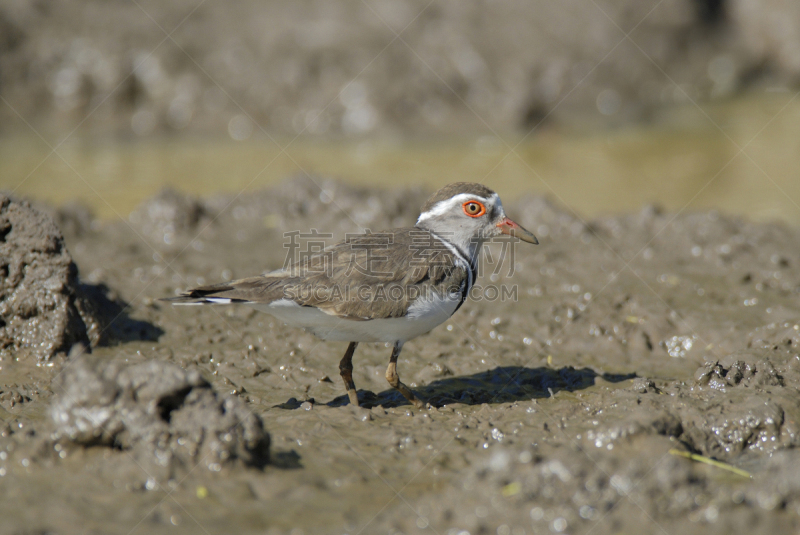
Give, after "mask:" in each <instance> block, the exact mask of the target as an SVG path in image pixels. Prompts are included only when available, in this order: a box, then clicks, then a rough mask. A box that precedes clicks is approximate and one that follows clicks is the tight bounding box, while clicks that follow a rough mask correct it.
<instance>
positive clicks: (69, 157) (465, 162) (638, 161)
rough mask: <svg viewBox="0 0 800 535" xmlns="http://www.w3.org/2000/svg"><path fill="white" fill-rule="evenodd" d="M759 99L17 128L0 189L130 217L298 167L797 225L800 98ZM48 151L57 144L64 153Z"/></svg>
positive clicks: (0, 156) (259, 182)
mask: <svg viewBox="0 0 800 535" xmlns="http://www.w3.org/2000/svg"><path fill="white" fill-rule="evenodd" d="M795 96H796V95H795V94H793V93H764V94H761V95H750V96H747V97H741V98H739V99H737V100H733V101H729V102H724V103H715V104H707V105H703V107H702V108H701V107H698V106H694V105H687V106H685V107H680V108H671V109H668V110H663V111H661V112H660V113H659V114H658V117H657V118H655V119H654V120H653V122H652V123H651V124H649V125H640V126H635V127H625V128H620V129H615V130H611V131H596V130H595V131H592V132H579V131H575V130H572V131H569V132H566V131H563V130H558V129H556V128H545V129H542V130H540V131H537V132H535V133H534V135H531V136H528V137H526V138H523V137H522V136H521V135H520V136H517V137H513V136H509V137H500V136H496V135H494V134H493V133H491V132H487V133H486V134H485V135H480V136H475V137H471V138H462V139H457V140H452V139H451V140H424V141H414V140H405V141H398V140H391V139H374V140H364V139H360V140H347V139H337V140H331V139H314V138H299V139H295V140H292V139H290V138H282V139H276V140H272V139H270V138H269V137H268V136H267V135H265V134H262V135H260V136H255V137H253V138H250V139H249V140H247V141H234V140H232V139H229V138H218V139H213V138H196V137H188V136H173V137H170V138H161V139H145V140H125V141H114V140H113V139H98V138H96V137H88V136H86V135H82V134H81V133H77V134H74V135H72V136H69V137H68V138H67V139H66V140H63V137H64V135H65V134H61V136H59V135H53V136H50V137H48V136H45V139H46V141H45V140H43V139H41V138H40V137H38V136H37V134H35V133H34V132H33V131H31V130H26V131H21V132H19V133H17V134H14V135H6V136H5V137H4V138H2V139H0V189H5V190H13V191H14V192H15V193H16V194H18V195H21V196H26V197H33V198H36V199H39V200H43V201H47V202H50V203H54V204H61V203H64V202H68V201H72V200H76V199H77V200H81V201H83V202H84V203H87V204H89V205H90V206H92V207H93V209H94V210H95V212H96V213H97V214H98V215H99V216H101V217H105V218H111V217H116V216H121V217H124V216H127V214H128V213H130V211H131V210H132V209H133V208H134V207H135V206H136V205H137V204H138V203H139V202H141V201H142V200H144V199H145V198H147V197H149V196H152V195H153V194H154V193H156V192H157V191H158V190H160V189H161V188H163V187H165V186H171V187H174V188H176V189H179V190H182V191H186V192H190V193H192V194H195V195H205V194H210V193H215V192H219V191H227V192H240V191H247V190H252V189H256V188H259V187H264V186H267V185H270V184H274V183H275V182H277V181H279V180H282V179H284V178H286V177H288V176H291V175H294V174H298V173H311V174H313V175H318V176H323V177H334V178H338V179H342V180H345V181H349V182H352V183H357V184H369V185H379V186H380V185H385V186H387V187H388V186H394V185H398V184H421V185H425V186H426V187H428V188H429V189H433V188H435V187H437V186H440V185H443V184H445V183H448V182H452V181H458V180H465V181H477V182H483V183H486V184H487V185H489V186H490V187H493V188H494V189H496V190H497V191H498V192H500V193H501V194H502V196H503V198H505V199H511V198H513V197H514V196H516V195H519V194H522V193H528V192H531V193H540V194H546V195H548V196H550V197H551V198H553V199H554V200H556V201H558V202H560V203H562V204H565V205H567V206H568V207H569V208H571V209H573V210H574V211H576V212H577V213H578V214H580V215H581V216H584V217H592V216H595V215H598V214H603V213H619V212H624V211H630V210H638V209H639V208H640V207H641V206H642V205H643V204H647V203H658V204H660V205H662V206H664V207H665V208H667V209H669V210H673V211H675V210H682V209H688V210H699V209H708V208H716V209H719V210H721V211H723V212H727V213H734V214H741V215H745V216H747V217H750V218H751V219H755V220H775V219H777V220H783V221H786V222H789V223H791V224H794V225H797V224H800V179H799V178H800V177H798V170H799V169H800V135H799V134H800V99H798V98H794V97H795ZM51 147H57V150H56V152H53V151H52V150H51Z"/></svg>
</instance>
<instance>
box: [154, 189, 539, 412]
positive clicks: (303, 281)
mask: <svg viewBox="0 0 800 535" xmlns="http://www.w3.org/2000/svg"><path fill="white" fill-rule="evenodd" d="M500 234H507V235H510V236H515V237H517V238H519V239H520V240H522V241H526V242H528V243H534V244H536V243H538V241H537V240H536V237H535V236H534V235H533V234H531V233H530V232H528V231H527V230H525V229H524V228H522V227H521V226H519V225H518V224H517V223H515V222H514V221H512V220H511V219H509V218H508V217H506V214H505V212H504V211H503V205H502V203H501V202H500V198H499V197H498V195H497V194H496V193H495V192H493V191H492V190H490V189H489V188H487V187H486V186H483V185H481V184H473V183H467V182H459V183H455V184H449V185H447V186H445V187H443V188H442V189H440V190H439V191H437V192H436V193H434V194H433V196H431V197H430V198H429V199H428V201H427V202H426V203H425V205H424V206H423V207H422V213H421V214H420V216H419V219H417V223H416V225H415V226H414V227H412V228H398V229H392V230H387V231H383V232H378V233H366V234H359V235H357V236H356V237H354V238H349V239H347V240H345V241H344V242H341V243H338V244H336V245H333V246H331V247H328V248H325V249H323V250H322V251H319V252H316V253H314V254H311V255H308V256H307V257H305V258H303V259H302V260H300V261H297V262H295V263H293V264H292V265H290V266H289V267H287V268H285V269H281V270H278V271H272V272H269V273H266V274H264V275H261V276H257V277H250V278H246V279H240V280H235V281H232V282H227V283H222V284H214V285H210V286H201V287H199V288H193V289H191V290H188V291H186V292H185V293H183V294H181V295H179V296H178V297H173V298H168V299H166V301H170V302H172V303H173V304H176V305H205V304H242V305H248V306H251V307H253V308H255V309H257V310H260V311H263V312H266V313H268V314H271V315H272V316H274V317H276V318H277V319H279V320H281V321H283V322H284V323H286V324H287V325H290V326H294V327H302V328H304V329H306V330H307V331H310V332H311V333H313V334H315V335H316V336H318V337H319V338H322V339H323V340H334V341H342V342H350V345H348V347H347V351H346V352H345V354H344V357H343V358H342V360H341V362H340V363H339V372H340V374H341V376H342V379H343V380H344V384H345V387H346V389H347V395H348V397H349V398H350V403H352V404H353V405H358V397H357V395H356V387H355V384H354V383H353V364H352V358H353V353H354V352H355V350H356V347H357V346H358V344H359V342H389V343H393V344H394V347H393V349H392V355H391V357H390V359H389V366H388V368H387V369H386V380H387V381H388V382H389V384H390V385H391V386H392V387H393V388H395V389H396V390H398V391H399V392H400V393H401V394H402V395H403V396H404V397H405V398H406V399H407V400H408V401H409V402H411V403H413V404H414V405H415V406H417V407H422V406H423V405H424V404H423V403H422V401H420V399H419V398H418V397H417V396H415V395H414V393H413V392H412V391H411V390H410V389H409V388H408V387H407V386H406V385H404V384H403V383H402V382H401V381H400V377H399V376H398V374H397V357H398V356H399V355H400V351H401V350H402V348H403V344H404V343H405V342H406V341H408V340H411V339H412V338H416V337H417V336H420V335H421V334H425V333H427V332H429V331H430V330H432V329H433V328H434V327H436V326H437V325H439V324H441V323H443V322H444V321H446V320H447V319H448V318H449V317H450V316H452V315H453V314H454V313H455V312H456V310H458V309H459V307H461V305H462V304H463V303H464V300H465V299H466V298H467V295H468V294H469V291H470V288H471V287H472V285H473V284H474V283H475V278H476V276H477V269H476V266H477V263H478V255H479V253H480V250H481V247H482V245H483V244H484V242H485V241H486V240H488V239H490V238H492V237H493V236H498V235H500Z"/></svg>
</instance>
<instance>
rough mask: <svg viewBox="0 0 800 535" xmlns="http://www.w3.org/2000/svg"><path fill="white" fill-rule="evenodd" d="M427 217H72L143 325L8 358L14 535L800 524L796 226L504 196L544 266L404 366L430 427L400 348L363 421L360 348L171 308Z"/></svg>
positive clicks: (378, 361) (304, 199)
mask: <svg viewBox="0 0 800 535" xmlns="http://www.w3.org/2000/svg"><path fill="white" fill-rule="evenodd" d="M496 189H498V190H499V193H500V194H501V196H502V194H503V192H502V187H497V188H496ZM425 197H426V192H425V191H421V190H409V189H396V190H392V191H388V192H387V191H378V190H371V189H364V188H354V187H351V186H347V185H345V184H342V183H339V182H335V181H330V180H327V179H324V178H319V177H315V178H314V179H313V180H311V179H295V180H291V181H288V182H286V183H285V184H283V185H281V186H279V187H277V188H274V189H270V190H262V191H257V192H253V193H248V194H247V195H246V196H241V197H235V196H232V195H231V196H215V197H211V198H208V199H194V198H190V197H185V196H182V195H179V194H176V193H173V192H166V193H164V194H162V195H160V196H159V197H157V198H154V199H152V200H150V201H148V202H146V203H144V204H143V205H142V206H140V207H139V208H138V209H137V210H136V211H134V212H133V213H132V214H131V215H130V217H129V218H128V220H127V221H117V222H104V221H97V220H94V219H92V217H91V216H90V215H89V214H88V213H86V211H85V210H81V209H78V208H75V207H72V208H69V209H62V210H60V211H54V212H53V213H54V215H55V220H57V221H58V224H59V226H60V228H61V229H62V231H63V232H64V237H65V243H66V246H67V248H68V250H69V253H70V254H71V255H72V258H74V261H75V263H76V264H77V266H78V268H79V269H80V283H81V284H84V285H88V286H90V287H93V288H99V289H100V290H98V292H99V293H102V294H103V295H106V296H107V297H108V296H110V297H108V300H109V302H111V303H116V305H115V306H116V307H118V308H115V309H113V311H112V309H110V308H109V309H107V310H106V312H104V313H103V316H104V317H103V322H104V325H105V329H106V332H116V333H117V335H115V336H113V337H109V339H108V342H107V343H104V344H98V345H96V346H95V347H93V348H92V353H91V355H88V356H87V355H84V354H81V353H82V351H78V350H74V351H72V352H71V353H70V352H69V350H62V351H59V352H57V353H56V354H55V355H54V356H53V357H52V358H50V359H49V360H41V359H38V358H36V356H35V355H29V354H26V353H24V352H19V353H12V354H11V355H8V354H5V353H4V354H3V356H2V358H3V360H2V362H0V366H2V370H0V383H2V384H0V419H2V433H0V434H1V436H0V493H1V494H2V496H4V499H3V500H2V502H0V511H2V514H0V526H2V531H4V532H22V531H23V530H27V531H37V532H38V531H41V532H53V533H73V532H75V533H77V532H80V533H86V532H90V533H93V532H96V533H106V532H115V533H116V532H123V533H134V532H149V533H162V532H163V533H166V532H172V533H175V532H191V533H197V532H203V531H207V532H209V533H216V532H239V533H275V534H278V533H286V534H289V533H293V534H295V535H296V534H299V533H306V534H309V533H336V534H341V533H351V534H354V533H421V532H427V531H430V532H431V533H439V534H453V535H455V534H460V533H464V532H467V533H471V534H473V535H474V534H478V533H486V534H494V533H497V534H498V535H509V534H514V535H518V534H523V533H527V534H531V533H579V534H582V533H590V532H591V533H592V534H604V533H631V532H637V533H641V532H645V533H647V532H667V533H677V532H681V533H733V532H739V533H743V532H747V533H764V534H766V533H781V532H793V531H796V530H797V529H798V528H799V527H800V518H798V514H799V513H800V483H798V482H800V473H798V468H797V467H798V466H800V463H798V460H800V458H799V457H798V455H800V454H799V453H798V449H797V445H798V443H800V436H798V433H800V428H798V425H799V423H800V395H798V386H799V385H800V310H799V309H800V306H798V293H800V272H798V270H797V267H798V265H800V247H799V246H800V232H798V230H797V229H794V228H790V227H787V226H783V225H779V224H764V223H759V224H756V223H751V222H748V221H746V220H743V219H737V218H732V217H724V216H721V215H719V214H717V213H714V212H703V213H681V214H672V213H662V212H661V211H660V210H658V209H657V208H653V207H648V208H645V209H643V210H642V211H640V212H638V213H635V214H629V215H626V216H620V217H604V218H598V219H594V220H592V221H588V222H587V221H583V220H581V219H580V218H578V217H577V216H576V215H575V214H573V213H571V212H570V211H569V210H566V209H564V208H562V207H560V206H558V205H556V204H554V203H552V202H550V201H548V200H547V199H544V198H541V197H523V198H518V199H505V201H506V202H505V207H506V211H507V213H508V214H509V216H511V217H513V218H514V219H515V220H517V221H518V222H519V223H520V224H521V225H523V226H525V227H526V228H528V229H530V230H531V231H533V232H534V233H536V234H537V236H538V237H539V240H540V243H541V244H540V245H538V246H535V247H534V246H527V244H516V245H515V246H514V247H513V256H511V257H510V256H509V254H506V255H505V257H504V259H503V262H502V264H500V263H499V262H498V260H499V258H501V257H503V252H502V244H495V245H493V246H492V247H491V248H490V249H489V253H490V255H485V256H484V262H483V266H482V271H483V273H482V276H481V278H480V280H479V284H480V285H481V291H478V292H475V293H474V295H473V298H472V299H470V300H469V301H468V302H467V303H465V305H464V306H463V307H462V308H461V309H460V310H459V311H458V313H457V314H456V315H454V316H453V317H452V318H451V319H450V320H449V321H448V322H446V323H445V324H444V325H442V326H440V327H438V328H437V329H435V330H434V331H433V332H431V333H430V334H428V335H425V336H423V337H420V338H418V339H415V340H412V341H410V342H408V343H407V344H406V346H405V348H404V351H403V354H402V356H401V357H400V360H399V364H398V371H399V373H400V376H401V378H402V379H403V381H404V382H406V384H408V385H409V386H411V387H412V388H413V389H415V391H416V392H418V393H419V394H420V396H422V397H423V398H425V399H426V400H427V401H428V402H429V404H430V407H429V408H427V409H424V410H417V409H415V408H414V407H412V406H410V405H409V404H408V403H407V402H406V401H405V399H404V398H402V396H400V395H399V394H397V393H396V392H395V391H393V390H392V389H391V388H389V386H388V385H387V384H386V381H385V379H384V377H383V374H384V371H385V367H386V363H387V362H388V359H389V354H390V349H389V348H387V347H384V346H383V345H382V344H361V345H360V346H359V348H358V352H357V353H356V355H355V358H354V366H355V369H354V372H353V375H354V380H355V383H356V385H358V387H359V388H360V389H361V390H359V398H360V399H362V400H363V405H364V406H363V407H353V406H351V405H349V404H348V403H347V397H346V396H345V395H344V387H343V385H342V384H341V380H340V378H339V376H338V361H339V359H340V358H341V356H342V354H343V353H344V350H345V347H346V344H344V343H331V342H320V341H319V340H317V339H315V338H314V337H313V336H311V335H309V334H306V333H304V332H302V331H297V330H293V329H289V328H288V327H285V326H283V325H281V324H279V323H278V322H277V321H275V320H274V319H272V318H271V317H270V316H268V315H265V314H262V313H259V312H256V311H253V310H250V309H246V308H235V307H212V308H206V307H185V308H172V307H170V306H168V305H166V304H164V303H162V302H159V301H157V298H159V297H163V296H171V295H175V293H176V292H178V291H180V290H182V289H185V288H186V287H189V286H195V285H198V284H204V283H211V282H217V281H224V280H229V279H233V278H238V277H244V276H247V275H252V274H257V273H260V272H263V271H266V270H269V269H276V268H279V267H281V266H282V265H283V263H284V262H285V260H286V254H287V251H288V250H289V249H287V248H286V247H285V243H286V239H285V238H284V233H286V232H292V231H301V232H304V233H305V232H309V231H310V229H312V228H316V229H318V230H319V231H320V232H328V231H330V233H331V234H332V237H331V238H330V239H329V240H328V242H329V243H330V242H332V241H333V240H336V239H341V238H343V237H344V236H345V234H346V233H348V232H360V231H362V230H363V229H365V228H370V229H374V230H380V229H384V228H387V227H392V226H399V225H411V224H413V222H414V220H415V218H416V215H417V213H418V212H417V211H418V209H419V207H420V206H421V204H422V202H423V201H424V199H425ZM315 240H316V238H314V239H312V240H311V241H315ZM501 286H502V287H505V288H506V289H507V290H508V295H507V296H506V298H505V299H500V298H497V299H493V298H491V296H492V295H493V294H492V293H491V292H490V291H489V288H490V287H498V288H500V287H501ZM115 314H116V316H115ZM4 318H5V316H4ZM115 329H116V330H115ZM81 347H82V346H81ZM98 415H102V417H99V416H98ZM226 435H229V436H230V440H229V441H228V440H227V439H226V438H225V436H226ZM267 444H269V456H268V457H267V454H266V445H267ZM681 454H695V455H696V456H699V457H695V458H696V459H714V460H716V461H718V462H719V463H725V464H716V465H711V464H706V463H703V462H697V461H693V460H691V459H689V458H686V457H684V456H682V455H681ZM267 459H268V460H269V462H267ZM729 467H735V468H736V469H738V470H739V471H738V472H732V471H730V470H728V469H727V468H729ZM748 474H749V475H748Z"/></svg>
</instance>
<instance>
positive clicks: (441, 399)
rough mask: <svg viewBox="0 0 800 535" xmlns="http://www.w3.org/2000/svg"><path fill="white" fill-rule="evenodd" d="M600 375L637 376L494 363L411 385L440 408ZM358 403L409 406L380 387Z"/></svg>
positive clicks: (526, 395)
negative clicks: (477, 370) (484, 368)
mask: <svg viewBox="0 0 800 535" xmlns="http://www.w3.org/2000/svg"><path fill="white" fill-rule="evenodd" d="M598 377H600V378H602V379H603V380H605V381H608V382H611V383H619V382H622V381H626V380H629V379H633V378H635V377H637V375H636V374H635V373H625V374H614V373H597V372H596V371H594V370H592V369H589V368H573V367H572V366H565V367H563V368H546V367H539V368H526V367H522V366H498V367H496V368H494V369H491V370H487V371H484V372H480V373H475V374H472V375H465V376H460V377H445V378H442V379H438V380H436V381H433V382H431V383H430V384H427V385H424V386H417V387H414V388H413V390H414V392H415V393H416V394H417V395H418V396H419V397H420V398H421V399H422V400H423V401H425V402H426V403H429V404H431V405H432V406H434V407H442V406H444V405H448V404H450V403H463V404H466V405H481V404H483V403H489V404H496V403H513V402H515V401H529V400H532V399H539V398H548V397H552V396H554V395H555V394H556V393H558V392H560V391H562V390H566V391H567V392H574V391H576V390H583V389H585V388H589V387H591V386H593V385H594V384H595V381H596V379H597V378H598ZM358 401H359V405H361V406H362V407H367V408H369V407H375V406H381V407H385V408H388V407H400V406H403V405H410V403H409V402H408V400H406V399H405V398H404V397H403V396H402V395H401V394H400V393H399V392H398V391H396V390H394V389H388V390H384V391H383V392H380V393H378V394H375V393H374V392H370V391H369V390H359V391H358ZM348 403H349V400H348V398H347V396H346V395H343V396H338V397H336V398H334V399H333V400H331V401H330V402H328V403H326V405H328V406H329V407H340V406H343V405H347V404H348ZM299 406H300V402H299V401H297V400H295V399H294V398H292V399H291V400H289V401H287V402H286V403H283V404H281V405H280V407H281V408H285V409H295V408H298V407H299Z"/></svg>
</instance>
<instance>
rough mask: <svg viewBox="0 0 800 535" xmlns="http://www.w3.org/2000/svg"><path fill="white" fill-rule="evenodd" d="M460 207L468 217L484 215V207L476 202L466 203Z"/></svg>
mask: <svg viewBox="0 0 800 535" xmlns="http://www.w3.org/2000/svg"><path fill="white" fill-rule="evenodd" d="M462 207H463V208H464V213H465V214H467V215H468V216H470V217H480V216H482V215H483V214H485V213H486V207H485V206H483V204H481V203H479V202H478V201H467V202H465V203H464V204H463V205H462Z"/></svg>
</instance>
